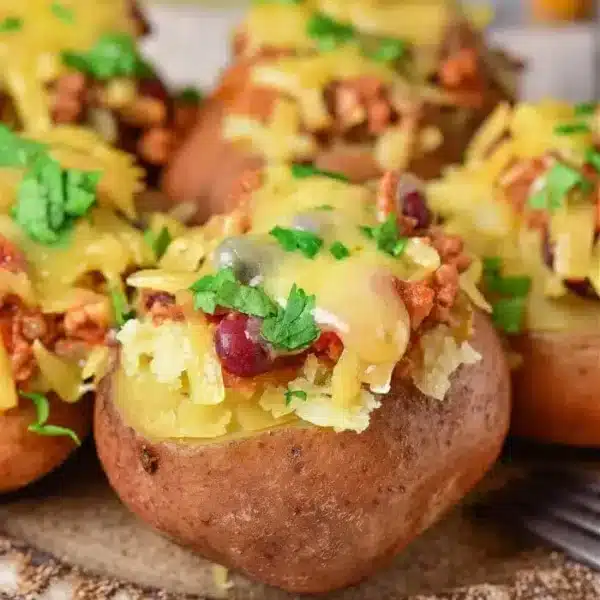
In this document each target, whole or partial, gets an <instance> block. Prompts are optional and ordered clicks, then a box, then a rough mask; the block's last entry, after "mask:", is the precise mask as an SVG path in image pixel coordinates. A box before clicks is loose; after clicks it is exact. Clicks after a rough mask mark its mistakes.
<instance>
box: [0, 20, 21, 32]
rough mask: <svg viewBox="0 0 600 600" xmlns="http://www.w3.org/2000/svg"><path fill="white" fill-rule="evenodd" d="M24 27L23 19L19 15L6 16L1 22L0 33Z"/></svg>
mask: <svg viewBox="0 0 600 600" xmlns="http://www.w3.org/2000/svg"><path fill="white" fill-rule="evenodd" d="M22 28H23V19H21V18H19V17H6V19H4V20H2V21H1V22H0V33H11V32H13V31H20V30H21V29H22Z"/></svg>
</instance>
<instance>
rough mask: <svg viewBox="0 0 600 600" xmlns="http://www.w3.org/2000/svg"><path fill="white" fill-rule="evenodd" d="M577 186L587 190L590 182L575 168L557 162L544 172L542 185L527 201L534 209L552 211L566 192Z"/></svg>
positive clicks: (564, 196)
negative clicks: (544, 176)
mask: <svg viewBox="0 0 600 600" xmlns="http://www.w3.org/2000/svg"><path fill="white" fill-rule="evenodd" d="M577 187H578V188H580V189H581V190H582V191H583V192H589V191H590V190H591V189H592V183H591V182H590V181H589V180H588V179H587V178H586V177H584V176H583V175H582V174H581V173H580V172H579V171H578V170H577V169H573V168H572V167H570V166H569V165H565V164H564V163H560V162H557V163H555V164H554V165H553V166H552V168H551V169H549V170H548V172H547V173H546V178H545V182H544V187H543V188H542V189H541V190H539V191H538V192H536V193H535V194H533V195H532V196H530V197H529V199H528V201H527V203H528V205H529V206H530V207H531V208H534V209H536V210H550V211H551V212H554V211H556V210H557V209H559V208H560V207H561V206H563V204H564V201H565V198H566V196H567V194H569V192H571V191H572V190H573V189H575V188H577Z"/></svg>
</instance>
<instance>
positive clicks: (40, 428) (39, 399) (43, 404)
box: [19, 392, 81, 446]
mask: <svg viewBox="0 0 600 600" xmlns="http://www.w3.org/2000/svg"><path fill="white" fill-rule="evenodd" d="M19 395H20V396H22V397H23V398H27V399H28V400H31V401H32V402H33V404H34V406H35V412H36V421H35V422H34V423H31V424H30V425H29V426H28V427H27V430H28V431H31V432H32V433H37V434H38V435H47V436H56V437H59V436H60V437H61V436H66V437H70V438H71V439H72V440H73V441H74V442H75V444H77V445H78V446H81V440H80V439H79V436H78V435H77V434H76V433H75V432H74V431H73V430H72V429H69V428H67V427H60V426H59V425H50V424H48V423H47V421H48V417H49V416H50V402H49V400H48V398H46V396H44V395H43V394H36V393H33V392H31V393H26V392H19Z"/></svg>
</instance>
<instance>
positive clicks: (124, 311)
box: [110, 288, 135, 328]
mask: <svg viewBox="0 0 600 600" xmlns="http://www.w3.org/2000/svg"><path fill="white" fill-rule="evenodd" d="M110 299H111V302H112V306H113V312H114V315H115V322H116V324H117V326H118V327H119V328H121V327H123V325H125V323H127V321H130V320H131V319H134V318H135V313H134V311H133V310H132V308H131V306H129V302H128V301H127V297H126V296H125V294H124V293H123V291H122V290H120V289H119V288H114V289H112V290H111V292H110Z"/></svg>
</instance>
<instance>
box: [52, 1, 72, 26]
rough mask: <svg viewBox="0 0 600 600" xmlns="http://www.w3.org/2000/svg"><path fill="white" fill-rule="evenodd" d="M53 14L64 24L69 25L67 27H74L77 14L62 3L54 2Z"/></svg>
mask: <svg viewBox="0 0 600 600" xmlns="http://www.w3.org/2000/svg"><path fill="white" fill-rule="evenodd" d="M50 8H51V10H52V13H53V14H54V16H55V17H56V18H57V19H60V20H61V21H62V22H63V23H67V25H72V24H73V23H74V22H75V13H74V12H73V9H72V8H69V7H68V6H65V5H64V4H61V3H60V2H53V3H52V6H51V7H50Z"/></svg>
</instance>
